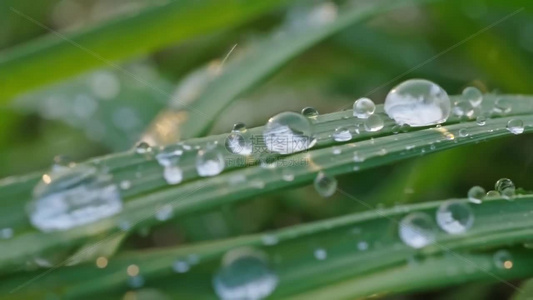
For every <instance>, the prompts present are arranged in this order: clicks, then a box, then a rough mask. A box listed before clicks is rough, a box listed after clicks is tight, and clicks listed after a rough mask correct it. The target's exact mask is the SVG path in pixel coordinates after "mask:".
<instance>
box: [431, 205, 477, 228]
mask: <svg viewBox="0 0 533 300" xmlns="http://www.w3.org/2000/svg"><path fill="white" fill-rule="evenodd" d="M437 224H439V227H440V228H441V229H442V230H444V231H446V232H447V233H450V234H459V233H464V232H466V231H467V230H468V229H470V227H472V225H473V224H474V212H473V211H472V209H471V208H470V206H469V205H468V204H467V203H462V202H457V201H446V202H444V203H443V204H441V205H440V206H439V208H438V209H437Z"/></svg>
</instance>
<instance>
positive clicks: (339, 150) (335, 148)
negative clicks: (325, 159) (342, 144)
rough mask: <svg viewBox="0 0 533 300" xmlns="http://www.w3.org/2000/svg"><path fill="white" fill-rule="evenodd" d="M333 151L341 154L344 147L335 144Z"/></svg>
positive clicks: (335, 153)
mask: <svg viewBox="0 0 533 300" xmlns="http://www.w3.org/2000/svg"><path fill="white" fill-rule="evenodd" d="M331 152H332V153H333V154H334V155H339V154H341V153H342V149H341V148H339V147H337V146H334V147H333V148H332V150H331Z"/></svg>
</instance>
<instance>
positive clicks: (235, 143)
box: [225, 130, 253, 155]
mask: <svg viewBox="0 0 533 300" xmlns="http://www.w3.org/2000/svg"><path fill="white" fill-rule="evenodd" d="M225 145H226V149H227V150H228V151H229V152H231V153H233V154H238V155H250V154H252V150H253V145H252V136H251V134H250V133H249V132H247V131H238V130H233V131H232V132H231V133H230V134H229V135H228V136H227V137H226V142H225Z"/></svg>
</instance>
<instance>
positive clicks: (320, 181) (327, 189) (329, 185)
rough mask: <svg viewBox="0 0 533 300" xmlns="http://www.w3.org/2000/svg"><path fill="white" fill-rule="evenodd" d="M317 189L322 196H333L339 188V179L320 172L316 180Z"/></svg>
mask: <svg viewBox="0 0 533 300" xmlns="http://www.w3.org/2000/svg"><path fill="white" fill-rule="evenodd" d="M314 186H315V190H316V191H317V193H318V194H319V195H320V196H322V197H326V198H327V197H331V196H332V195H333V194H334V193H335V191H336V190H337V179H335V178H334V177H331V176H327V175H326V174H324V173H323V172H319V173H318V174H317V176H316V177H315V181H314Z"/></svg>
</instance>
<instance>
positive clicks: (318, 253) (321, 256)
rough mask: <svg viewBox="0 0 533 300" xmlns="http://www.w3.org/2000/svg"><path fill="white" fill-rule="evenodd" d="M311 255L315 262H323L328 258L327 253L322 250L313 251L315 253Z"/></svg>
mask: <svg viewBox="0 0 533 300" xmlns="http://www.w3.org/2000/svg"><path fill="white" fill-rule="evenodd" d="M313 255H314V256H315V258H316V259H317V260H324V259H326V258H328V252H327V251H326V249H324V248H317V249H315V251H314V252H313Z"/></svg>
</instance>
